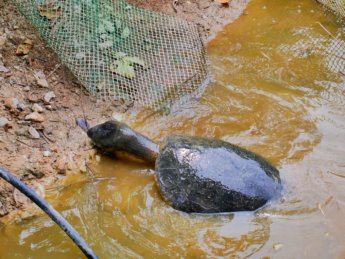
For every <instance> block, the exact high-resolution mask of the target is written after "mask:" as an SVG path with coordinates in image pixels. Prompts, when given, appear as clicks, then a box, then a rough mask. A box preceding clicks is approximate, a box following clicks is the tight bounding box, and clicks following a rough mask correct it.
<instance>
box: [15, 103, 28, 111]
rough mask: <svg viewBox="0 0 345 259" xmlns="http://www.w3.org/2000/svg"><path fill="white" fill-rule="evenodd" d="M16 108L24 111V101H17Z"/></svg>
mask: <svg viewBox="0 0 345 259" xmlns="http://www.w3.org/2000/svg"><path fill="white" fill-rule="evenodd" d="M17 108H18V109H19V110H21V111H24V110H25V108H26V105H25V104H24V103H18V105H17Z"/></svg>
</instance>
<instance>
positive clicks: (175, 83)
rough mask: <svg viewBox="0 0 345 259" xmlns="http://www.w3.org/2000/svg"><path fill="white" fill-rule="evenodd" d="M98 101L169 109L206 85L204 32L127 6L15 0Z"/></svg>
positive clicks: (114, 0) (91, 0)
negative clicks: (122, 101)
mask: <svg viewBox="0 0 345 259" xmlns="http://www.w3.org/2000/svg"><path fill="white" fill-rule="evenodd" d="M14 2H15V4H16V5H17V7H18V8H19V10H20V11H21V12H22V13H23V14H24V16H25V17H26V18H27V19H28V20H29V21H30V22H31V23H32V24H33V25H34V26H35V27H36V28H37V29H38V30H39V32H40V33H41V35H42V37H43V38H44V39H45V40H46V41H47V42H48V44H49V45H50V46H51V47H52V48H53V49H54V51H55V52H56V53H57V54H58V56H59V57H60V59H61V60H62V61H63V62H64V64H66V65H67V67H68V68H69V69H70V70H71V71H72V72H73V74H74V75H75V76H76V77H77V78H78V79H79V81H80V82H81V83H82V84H83V85H84V86H85V87H86V88H87V89H88V90H89V91H90V92H91V93H92V94H94V95H96V96H100V97H109V98H116V99H120V98H123V99H125V100H131V101H135V102H136V103H139V104H142V105H145V106H150V107H152V108H154V109H162V108H163V109H164V108H168V109H169V108H170V107H171V106H172V105H173V104H176V103H179V102H183V101H184V100H186V99H188V98H189V97H191V96H196V95H198V94H200V93H201V92H202V90H203V88H204V86H205V85H206V84H207V83H208V80H209V76H208V70H207V60H206V55H205V51H204V47H203V45H202V42H201V39H200V35H199V32H198V30H197V28H196V26H195V25H193V24H191V23H188V22H187V21H185V20H182V19H178V18H175V17H170V16H167V15H164V14H160V13H155V12H152V11H148V10H144V9H140V8H138V7H135V6H132V5H129V4H128V3H127V2H126V1H124V0H103V1H101V0H55V1H51V0H14Z"/></svg>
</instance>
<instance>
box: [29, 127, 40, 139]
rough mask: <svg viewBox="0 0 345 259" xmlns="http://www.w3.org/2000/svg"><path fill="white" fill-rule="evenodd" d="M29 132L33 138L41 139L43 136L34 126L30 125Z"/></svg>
mask: <svg viewBox="0 0 345 259" xmlns="http://www.w3.org/2000/svg"><path fill="white" fill-rule="evenodd" d="M29 133H30V135H31V137H32V138H33V139H39V138H40V137H41V136H40V134H39V133H38V131H37V130H36V129H35V128H34V127H29Z"/></svg>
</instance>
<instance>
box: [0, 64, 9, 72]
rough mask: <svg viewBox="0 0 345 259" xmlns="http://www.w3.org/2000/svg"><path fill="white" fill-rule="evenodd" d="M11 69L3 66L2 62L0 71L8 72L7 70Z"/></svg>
mask: <svg viewBox="0 0 345 259" xmlns="http://www.w3.org/2000/svg"><path fill="white" fill-rule="evenodd" d="M9 71H10V70H9V69H8V68H7V67H5V66H3V65H1V64H0V72H3V73H7V72H9Z"/></svg>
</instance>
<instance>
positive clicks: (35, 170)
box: [27, 169, 44, 179]
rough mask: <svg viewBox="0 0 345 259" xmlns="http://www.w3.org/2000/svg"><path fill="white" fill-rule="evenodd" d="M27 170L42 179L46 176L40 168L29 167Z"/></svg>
mask: <svg viewBox="0 0 345 259" xmlns="http://www.w3.org/2000/svg"><path fill="white" fill-rule="evenodd" d="M27 171H28V172H29V173H30V174H32V175H33V176H35V177H36V178H37V179H41V178H43V177H44V173H43V172H42V171H41V170H38V169H27Z"/></svg>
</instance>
